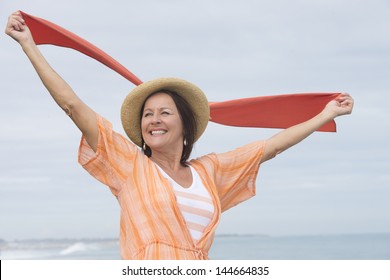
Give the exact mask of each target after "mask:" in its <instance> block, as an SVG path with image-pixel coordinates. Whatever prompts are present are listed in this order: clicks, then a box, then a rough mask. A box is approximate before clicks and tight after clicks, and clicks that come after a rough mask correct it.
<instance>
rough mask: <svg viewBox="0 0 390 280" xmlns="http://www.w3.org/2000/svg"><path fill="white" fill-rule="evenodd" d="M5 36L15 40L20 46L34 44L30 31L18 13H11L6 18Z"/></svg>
mask: <svg viewBox="0 0 390 280" xmlns="http://www.w3.org/2000/svg"><path fill="white" fill-rule="evenodd" d="M5 34H7V35H9V36H10V37H12V38H13V39H15V40H16V41H17V42H18V43H19V44H21V45H23V44H24V43H28V42H34V40H33V38H32V35H31V32H30V29H29V28H28V26H27V25H26V23H25V21H24V19H23V17H22V15H21V13H20V12H19V11H17V12H14V13H12V14H11V15H10V16H9V17H8V22H7V26H6V28H5Z"/></svg>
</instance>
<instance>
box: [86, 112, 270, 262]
mask: <svg viewBox="0 0 390 280" xmlns="http://www.w3.org/2000/svg"><path fill="white" fill-rule="evenodd" d="M97 120H98V130H99V139H98V146H97V151H96V153H95V152H94V151H93V150H92V149H91V147H90V146H89V145H88V143H87V141H86V140H85V138H84V137H83V138H82V140H81V142H80V148H79V163H80V164H81V165H82V166H83V167H84V168H85V170H87V171H88V172H89V173H90V174H91V175H92V176H93V177H95V178H96V179H98V180H99V181H100V182H102V183H103V184H105V185H107V186H108V187H109V188H110V190H111V192H112V193H113V194H114V195H115V196H116V197H117V199H118V203H119V205H120V211H121V214H120V250H121V257H122V258H123V259H149V260H150V259H164V260H168V259H181V260H188V259H191V260H192V259H198V260H204V259H208V251H209V249H210V246H211V245H212V243H213V240H214V233H215V229H216V227H217V224H218V222H219V220H220V216H221V213H222V212H224V211H226V210H228V209H229V208H231V207H233V206H235V205H237V204H238V203H241V202H243V201H245V200H247V199H249V198H251V197H253V196H254V195H255V193H256V187H255V183H256V177H257V174H258V171H259V168H260V161H261V158H262V156H263V151H264V143H265V142H264V141H256V142H253V143H250V144H247V145H245V146H243V147H240V148H238V149H235V150H233V151H230V152H226V153H221V154H208V155H205V156H202V157H200V158H197V159H193V160H191V161H190V162H189V164H190V165H191V166H192V167H193V168H194V169H195V171H196V172H197V173H198V174H199V177H200V178H201V180H202V182H203V184H204V186H205V188H206V190H207V191H208V192H209V194H210V197H211V200H212V203H213V205H214V214H213V217H212V218H211V221H210V223H209V225H208V226H207V227H206V228H205V229H204V231H203V234H202V237H201V238H200V239H199V240H197V241H194V240H193V238H192V236H191V233H190V232H189V230H188V228H187V224H186V222H185V220H184V217H183V215H182V214H181V211H180V209H179V206H178V204H177V202H176V198H175V194H174V191H173V189H172V187H171V184H170V182H169V181H168V180H167V179H166V178H165V177H164V175H163V174H162V173H161V172H160V171H159V168H158V167H157V165H156V164H155V163H154V162H153V161H152V160H151V159H150V158H148V157H146V156H145V155H144V154H143V152H142V151H140V149H139V148H138V147H137V146H136V145H135V144H133V143H132V142H131V141H130V140H129V139H127V138H125V137H124V136H122V135H121V134H119V133H117V132H115V131H114V130H112V125H111V123H110V122H109V121H107V120H106V119H104V118H103V117H101V116H100V115H97ZM140 213H142V214H140Z"/></svg>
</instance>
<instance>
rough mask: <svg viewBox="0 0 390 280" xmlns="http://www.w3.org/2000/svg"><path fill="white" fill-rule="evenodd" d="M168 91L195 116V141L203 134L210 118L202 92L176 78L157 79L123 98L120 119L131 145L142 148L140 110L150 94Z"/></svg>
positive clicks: (138, 87)
mask: <svg viewBox="0 0 390 280" xmlns="http://www.w3.org/2000/svg"><path fill="white" fill-rule="evenodd" d="M164 89H165V90H170V91H174V92H176V93H177V94H178V95H180V96H181V97H183V98H184V99H185V100H186V101H187V102H188V104H189V105H190V106H191V108H192V111H193V112H194V114H195V119H196V124H197V127H196V128H197V133H196V136H195V141H196V140H198V139H199V137H200V136H201V135H202V134H203V132H204V130H205V129H206V126H207V123H208V121H209V117H210V107H209V103H208V101H207V98H206V96H205V94H204V93H203V91H202V90H201V89H200V88H198V87H197V86H195V85H194V84H192V83H190V82H187V81H185V80H182V79H178V78H159V79H155V80H151V81H148V82H145V83H142V84H140V85H139V86H137V87H136V88H134V89H133V90H132V91H131V92H130V93H129V94H128V95H127V97H126V98H125V100H124V102H123V104H122V109H121V119H122V125H123V129H124V130H125V132H126V134H127V136H129V138H130V139H131V141H132V142H133V143H135V144H136V145H138V146H140V147H141V146H142V134H141V117H140V115H141V108H142V105H143V104H144V103H145V101H146V99H147V98H148V97H149V95H151V94H152V93H155V92H157V91H160V90H164Z"/></svg>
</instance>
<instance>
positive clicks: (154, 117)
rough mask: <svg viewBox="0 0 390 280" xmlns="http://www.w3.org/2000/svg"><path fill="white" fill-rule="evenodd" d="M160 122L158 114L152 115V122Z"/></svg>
mask: <svg viewBox="0 0 390 280" xmlns="http://www.w3.org/2000/svg"><path fill="white" fill-rule="evenodd" d="M160 123H161V119H160V116H158V115H157V114H156V115H154V116H153V119H152V124H160Z"/></svg>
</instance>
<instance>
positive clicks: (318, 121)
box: [261, 93, 353, 162]
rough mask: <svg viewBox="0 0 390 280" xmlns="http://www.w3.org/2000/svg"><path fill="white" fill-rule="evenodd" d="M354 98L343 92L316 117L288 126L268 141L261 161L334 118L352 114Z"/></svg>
mask: <svg viewBox="0 0 390 280" xmlns="http://www.w3.org/2000/svg"><path fill="white" fill-rule="evenodd" d="M352 108H353V99H352V97H351V96H350V95H349V94H348V93H342V94H341V95H340V96H339V97H338V98H337V99H335V100H332V101H330V102H329V103H328V104H327V105H326V106H325V108H324V110H323V111H322V112H321V113H319V114H318V115H317V116H315V117H314V118H312V119H310V120H308V121H306V122H303V123H300V124H297V125H295V126H292V127H290V128H287V129H285V130H283V131H281V132H279V133H278V134H276V135H274V136H273V137H271V138H269V139H268V140H267V141H266V145H265V151H264V155H263V158H262V160H261V162H264V161H267V160H269V159H271V158H273V157H275V156H276V155H278V154H280V153H281V152H283V151H285V150H287V149H288V148H290V147H292V146H294V145H295V144H298V143H299V142H301V141H302V140H303V139H305V138H306V137H308V136H309V135H310V134H312V133H313V132H314V131H316V130H317V129H318V128H320V127H321V126H323V125H324V124H326V123H327V122H329V121H330V120H333V119H334V118H336V117H338V116H341V115H346V114H351V113H352Z"/></svg>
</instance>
